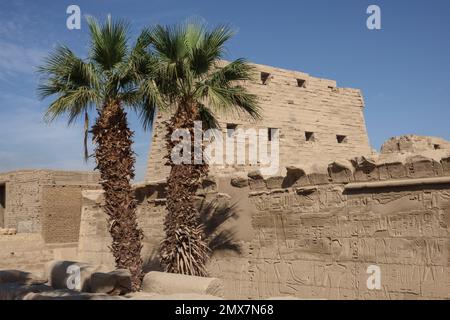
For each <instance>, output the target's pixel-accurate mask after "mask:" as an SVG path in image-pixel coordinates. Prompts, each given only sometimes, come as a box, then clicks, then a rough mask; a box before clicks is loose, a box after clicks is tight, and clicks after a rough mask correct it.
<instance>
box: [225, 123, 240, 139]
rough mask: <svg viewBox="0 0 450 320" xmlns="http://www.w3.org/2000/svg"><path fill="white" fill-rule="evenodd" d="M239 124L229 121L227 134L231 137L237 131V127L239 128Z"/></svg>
mask: <svg viewBox="0 0 450 320" xmlns="http://www.w3.org/2000/svg"><path fill="white" fill-rule="evenodd" d="M237 126H238V125H237V124H235V123H227V135H228V136H229V137H232V136H233V134H234V132H235V131H236V129H237Z"/></svg>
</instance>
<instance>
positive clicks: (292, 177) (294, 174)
mask: <svg viewBox="0 0 450 320" xmlns="http://www.w3.org/2000/svg"><path fill="white" fill-rule="evenodd" d="M308 184H309V180H308V177H307V176H306V172H305V170H303V169H302V168H299V167H295V166H289V167H286V177H285V178H284V180H283V183H282V187H283V188H290V187H293V186H296V187H299V186H306V185H308Z"/></svg>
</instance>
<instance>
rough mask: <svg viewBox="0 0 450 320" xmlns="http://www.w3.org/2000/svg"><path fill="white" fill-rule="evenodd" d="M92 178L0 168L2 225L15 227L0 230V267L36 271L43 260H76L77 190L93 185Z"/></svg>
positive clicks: (76, 173)
mask: <svg viewBox="0 0 450 320" xmlns="http://www.w3.org/2000/svg"><path fill="white" fill-rule="evenodd" d="M97 181H98V175H97V174H94V173H88V172H68V171H52V170H22V171H15V172H9V173H2V174H0V185H4V186H5V200H6V201H5V209H4V212H3V213H4V217H3V218H4V219H3V220H2V222H3V223H4V226H3V227H5V228H7V229H9V230H12V229H14V230H15V231H17V232H18V233H17V234H15V232H10V233H9V234H8V235H6V234H5V235H2V234H0V269H23V270H27V271H37V272H41V271H42V270H43V267H44V265H45V263H46V262H48V261H51V260H54V259H58V260H67V259H68V260H76V259H77V257H78V253H77V249H78V237H79V229H80V228H79V226H80V217H81V191H82V190H83V189H84V188H88V189H94V188H97V187H98V185H97ZM0 218H1V215H0ZM11 228H12V229H11Z"/></svg>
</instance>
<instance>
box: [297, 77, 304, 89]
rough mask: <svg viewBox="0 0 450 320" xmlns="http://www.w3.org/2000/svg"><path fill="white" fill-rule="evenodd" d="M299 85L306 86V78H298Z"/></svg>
mask: <svg viewBox="0 0 450 320" xmlns="http://www.w3.org/2000/svg"><path fill="white" fill-rule="evenodd" d="M297 86H298V87H300V88H304V87H305V86H306V80H305V79H297Z"/></svg>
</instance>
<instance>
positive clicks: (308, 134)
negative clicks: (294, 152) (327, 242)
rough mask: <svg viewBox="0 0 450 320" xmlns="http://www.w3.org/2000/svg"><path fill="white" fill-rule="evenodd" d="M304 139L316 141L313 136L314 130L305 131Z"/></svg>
mask: <svg viewBox="0 0 450 320" xmlns="http://www.w3.org/2000/svg"><path fill="white" fill-rule="evenodd" d="M305 139H306V141H311V142H314V141H316V137H315V136H314V132H311V131H305Z"/></svg>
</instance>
